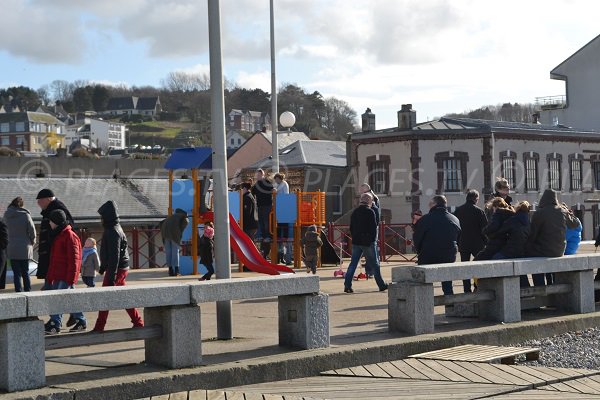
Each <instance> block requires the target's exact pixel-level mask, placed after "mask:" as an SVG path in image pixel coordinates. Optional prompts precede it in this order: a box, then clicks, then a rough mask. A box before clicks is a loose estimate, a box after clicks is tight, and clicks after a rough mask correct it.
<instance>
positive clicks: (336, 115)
mask: <svg viewBox="0 0 600 400" xmlns="http://www.w3.org/2000/svg"><path fill="white" fill-rule="evenodd" d="M324 117H325V118H324V119H323V122H324V124H323V125H322V126H323V128H325V129H326V131H327V132H328V133H329V135H330V136H331V137H332V138H333V139H340V138H343V137H344V136H345V135H346V133H347V132H353V131H354V129H355V127H356V111H354V110H353V109H352V108H351V107H350V105H349V104H348V103H346V102H345V101H344V100H340V99H336V98H335V97H329V98H327V99H325V115H324Z"/></svg>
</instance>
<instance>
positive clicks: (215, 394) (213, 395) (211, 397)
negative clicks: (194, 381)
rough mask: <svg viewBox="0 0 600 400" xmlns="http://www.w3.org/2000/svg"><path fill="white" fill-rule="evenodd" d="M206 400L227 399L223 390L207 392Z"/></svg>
mask: <svg viewBox="0 0 600 400" xmlns="http://www.w3.org/2000/svg"><path fill="white" fill-rule="evenodd" d="M206 400H227V398H226V397H225V392H224V391H222V390H207V391H206Z"/></svg>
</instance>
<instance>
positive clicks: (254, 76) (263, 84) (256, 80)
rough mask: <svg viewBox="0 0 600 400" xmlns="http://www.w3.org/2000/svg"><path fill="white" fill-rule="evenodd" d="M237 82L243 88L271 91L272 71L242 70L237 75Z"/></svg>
mask: <svg viewBox="0 0 600 400" xmlns="http://www.w3.org/2000/svg"><path fill="white" fill-rule="evenodd" d="M235 82H236V83H237V84H238V85H239V86H240V87H243V88H252V89H254V88H257V89H262V90H264V91H265V92H267V93H271V71H258V72H255V73H249V72H245V71H240V72H239V73H238V74H237V76H236V77H235Z"/></svg>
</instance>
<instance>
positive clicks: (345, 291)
mask: <svg viewBox="0 0 600 400" xmlns="http://www.w3.org/2000/svg"><path fill="white" fill-rule="evenodd" d="M344 293H354V290H352V288H351V287H347V288H344Z"/></svg>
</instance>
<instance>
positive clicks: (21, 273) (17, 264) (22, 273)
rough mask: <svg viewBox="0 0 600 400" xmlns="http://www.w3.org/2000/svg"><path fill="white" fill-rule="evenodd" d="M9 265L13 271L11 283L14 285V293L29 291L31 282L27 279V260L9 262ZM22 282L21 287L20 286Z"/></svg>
mask: <svg viewBox="0 0 600 400" xmlns="http://www.w3.org/2000/svg"><path fill="white" fill-rule="evenodd" d="M10 265H11V267H12V270H13V282H14V284H15V292H22V291H23V289H25V291H26V292H30V291H31V280H30V279H29V260H12V259H11V260H10ZM21 280H23V285H21Z"/></svg>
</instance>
